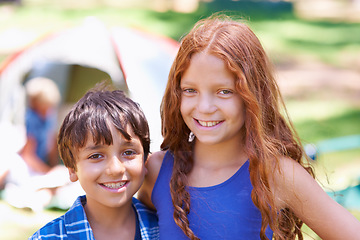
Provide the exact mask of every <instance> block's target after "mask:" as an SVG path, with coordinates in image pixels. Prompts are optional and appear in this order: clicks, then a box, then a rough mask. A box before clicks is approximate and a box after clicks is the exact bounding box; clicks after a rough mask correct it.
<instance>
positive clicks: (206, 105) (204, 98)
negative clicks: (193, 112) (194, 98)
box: [197, 94, 217, 113]
mask: <svg viewBox="0 0 360 240" xmlns="http://www.w3.org/2000/svg"><path fill="white" fill-rule="evenodd" d="M197 105H198V111H199V112H201V113H213V112H215V111H216V109H217V108H216V105H215V99H213V97H212V96H211V95H210V94H202V95H200V96H199V98H198V103H197Z"/></svg>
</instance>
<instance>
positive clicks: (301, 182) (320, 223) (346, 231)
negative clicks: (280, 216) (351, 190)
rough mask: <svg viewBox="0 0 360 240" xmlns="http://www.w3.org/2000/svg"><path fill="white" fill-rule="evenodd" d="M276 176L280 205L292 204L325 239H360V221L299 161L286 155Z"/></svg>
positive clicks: (297, 213) (306, 221)
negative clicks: (286, 157) (280, 172)
mask: <svg viewBox="0 0 360 240" xmlns="http://www.w3.org/2000/svg"><path fill="white" fill-rule="evenodd" d="M280 169H281V171H282V174H278V175H277V176H276V177H275V183H276V186H275V191H276V192H275V194H276V195H275V196H278V197H279V198H278V199H277V204H278V206H279V207H285V206H287V207H289V208H290V209H292V210H293V211H294V213H295V214H296V215H297V216H298V217H299V218H300V219H301V220H303V221H304V223H305V224H306V225H308V226H309V227H310V228H311V229H312V230H313V231H314V232H315V233H316V234H317V235H318V236H319V237H321V239H360V222H359V221H358V220H357V219H356V218H355V217H354V216H353V215H352V214H351V213H350V212H348V211H347V210H346V209H345V208H343V207H342V206H341V205H340V204H338V203H337V202H336V201H334V200H333V199H332V198H331V197H330V196H328V195H327V194H326V192H325V191H324V190H323V189H322V188H321V187H320V185H319V184H318V183H317V182H316V181H315V180H314V179H313V178H312V177H311V176H310V174H308V172H307V171H306V170H305V169H304V168H303V167H302V166H300V164H298V163H297V162H295V161H293V160H291V159H282V160H281V163H280Z"/></svg>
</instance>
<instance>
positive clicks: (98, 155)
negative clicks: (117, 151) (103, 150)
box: [89, 153, 102, 160]
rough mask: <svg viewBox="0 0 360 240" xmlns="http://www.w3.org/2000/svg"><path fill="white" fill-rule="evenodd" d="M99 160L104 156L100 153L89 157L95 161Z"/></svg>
mask: <svg viewBox="0 0 360 240" xmlns="http://www.w3.org/2000/svg"><path fill="white" fill-rule="evenodd" d="M99 158H102V155H101V154H99V153H95V154H92V155H91V156H90V157H89V159H94V160H96V159H99Z"/></svg>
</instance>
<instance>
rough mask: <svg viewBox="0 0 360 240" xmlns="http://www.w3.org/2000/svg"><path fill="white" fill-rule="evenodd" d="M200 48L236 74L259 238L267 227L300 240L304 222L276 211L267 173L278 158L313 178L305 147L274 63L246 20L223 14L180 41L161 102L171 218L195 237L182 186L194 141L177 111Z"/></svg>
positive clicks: (280, 236) (290, 213)
mask: <svg viewBox="0 0 360 240" xmlns="http://www.w3.org/2000/svg"><path fill="white" fill-rule="evenodd" d="M203 51H206V52H207V53H208V54H212V55H214V56H216V57H219V58H221V59H222V60H223V61H224V62H225V64H226V66H227V67H228V69H229V70H230V71H231V72H232V73H233V74H234V75H235V76H236V80H235V81H236V89H237V91H238V92H239V94H240V95H241V96H242V99H243V101H244V104H245V109H246V113H245V116H246V119H245V148H246V149H245V150H246V153H247V155H248V158H249V162H250V166H249V171H250V180H251V183H252V185H253V190H252V195H251V197H252V201H253V202H254V204H255V206H256V207H257V208H258V209H259V210H260V212H261V215H262V226H261V231H260V238H261V239H267V237H266V236H265V230H266V227H267V226H268V225H269V226H270V227H271V229H272V230H273V232H274V238H275V239H294V238H295V237H296V236H298V238H299V239H302V233H301V230H300V228H301V226H302V224H303V222H302V221H301V220H300V219H299V218H298V217H297V216H295V214H294V213H293V211H291V210H290V209H277V207H276V206H275V202H274V194H273V192H272V191H271V189H270V184H269V179H270V178H269V176H270V175H271V174H273V172H274V169H279V167H278V166H279V158H280V157H282V156H286V157H290V158H292V159H293V160H294V161H297V162H298V163H300V164H301V165H302V166H303V167H304V168H305V169H306V170H307V171H308V172H309V173H310V174H311V175H312V176H313V171H312V169H311V167H310V166H309V165H308V164H307V163H306V162H305V161H304V160H305V157H304V156H303V148H302V146H301V143H300V141H299V138H298V137H297V134H296V132H295V130H294V128H293V126H292V124H291V122H290V120H289V118H288V117H287V113H286V108H285V106H284V103H283V100H282V97H281V95H280V92H279V89H278V86H277V84H276V81H275V78H274V73H273V67H272V64H271V63H270V61H269V59H268V57H267V55H266V53H265V51H264V49H263V47H262V45H261V43H260V41H259V39H258V38H257V37H256V35H255V34H254V33H253V32H252V30H251V29H250V28H249V27H248V26H247V25H246V24H245V23H242V22H240V21H235V20H232V19H230V18H229V17H227V16H216V17H214V16H213V17H210V18H207V19H204V20H200V21H199V22H198V23H197V24H196V25H195V26H194V28H193V29H192V30H191V31H190V33H189V34H187V35H186V36H185V37H184V38H183V39H182V41H181V46H180V49H179V51H178V54H177V56H176V59H175V61H174V63H173V65H172V67H171V70H170V74H169V80H168V84H167V87H166V90H165V94H164V97H163V101H162V104H161V118H162V134H163V136H164V141H163V143H162V145H161V148H162V149H163V150H166V149H169V150H171V151H172V152H173V154H174V168H173V173H172V177H171V181H170V190H171V196H172V200H173V205H174V220H175V222H176V223H177V225H179V227H180V228H181V229H182V230H183V231H184V233H185V234H186V235H187V236H188V237H189V238H190V239H198V238H197V237H196V236H195V234H194V233H193V232H192V230H191V229H190V227H189V221H188V219H187V214H188V213H189V212H190V196H189V193H188V192H187V191H186V188H185V186H186V184H187V181H186V180H187V175H188V174H189V173H190V171H191V169H192V167H193V155H192V143H190V142H189V141H188V137H189V134H190V130H189V128H188V127H187V126H186V124H185V122H184V121H183V119H182V116H181V113H180V104H181V89H180V81H181V78H182V76H183V74H184V72H185V71H186V69H187V68H188V66H189V64H190V59H191V57H192V55H193V54H195V53H198V52H203ZM229 227H230V226H229Z"/></svg>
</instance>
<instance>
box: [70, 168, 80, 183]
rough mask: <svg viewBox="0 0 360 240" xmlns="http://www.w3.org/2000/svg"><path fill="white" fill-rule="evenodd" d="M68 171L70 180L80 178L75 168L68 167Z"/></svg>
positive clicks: (73, 180) (74, 180)
mask: <svg viewBox="0 0 360 240" xmlns="http://www.w3.org/2000/svg"><path fill="white" fill-rule="evenodd" d="M68 171H69V177H70V181H72V182H76V181H77V180H78V179H79V178H78V176H77V174H76V171H75V169H73V168H68Z"/></svg>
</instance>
